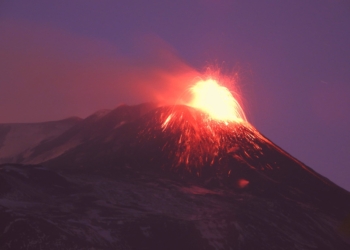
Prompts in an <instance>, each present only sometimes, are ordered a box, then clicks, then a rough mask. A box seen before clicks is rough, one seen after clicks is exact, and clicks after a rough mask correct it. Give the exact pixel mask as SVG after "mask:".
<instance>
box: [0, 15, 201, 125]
mask: <svg viewBox="0 0 350 250" xmlns="http://www.w3.org/2000/svg"><path fill="white" fill-rule="evenodd" d="M0 33H1V34H2V39H1V40H0V57H1V58H2V60H1V61H0V64H1V65H0V83H1V91H0V122H36V121H46V120H55V119H61V118H65V117H68V116H72V115H78V116H82V117H84V116H87V115H89V114H91V113H92V112H94V111H96V110H98V109H102V108H114V107H116V106H118V105H119V104H121V103H126V104H136V103H140V102H145V101H158V102H168V103H169V102H170V103H171V102H176V101H177V98H178V97H179V96H181V94H182V92H183V91H184V90H185V89H186V88H187V87H188V85H189V84H190V83H191V81H193V79H194V78H195V77H196V76H198V73H197V72H196V71H195V70H194V69H193V68H191V67H190V66H188V65H187V64H186V63H184V62H183V61H181V59H180V58H179V57H178V56H176V53H175V52H174V51H173V49H172V48H171V47H170V46H169V45H167V44H166V43H165V42H164V41H162V40H161V39H159V38H157V37H155V36H148V37H141V38H140V39H139V42H137V43H136V44H135V50H138V51H137V53H136V52H135V54H137V56H138V58H137V57H136V56H125V55H122V54H120V53H119V52H118V47H117V46H116V45H115V44H112V43H110V42H108V41H104V40H100V39H93V38H90V37H84V36H78V35H75V34H71V33H68V32H66V31H62V30H59V29H54V28H52V27H44V26H38V25H36V24H27V23H26V24H25V23H21V22H18V21H16V22H14V21H11V20H7V21H1V22H0ZM146 51H147V53H146Z"/></svg>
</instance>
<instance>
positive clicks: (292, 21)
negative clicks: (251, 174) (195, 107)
mask: <svg viewBox="0 0 350 250" xmlns="http://www.w3.org/2000/svg"><path fill="white" fill-rule="evenodd" d="M211 65H215V66H216V67H219V68H221V69H222V71H223V72H224V73H226V74H234V73H238V76H239V77H238V79H239V80H238V85H239V89H240V91H241V93H242V95H243V104H244V107H245V111H246V113H247V116H248V119H249V121H250V122H251V123H252V124H253V125H254V126H255V127H256V128H257V129H258V130H259V131H260V132H262V133H263V134H264V135H265V136H267V137H268V138H270V139H271V140H272V141H273V142H275V143H276V144H277V145H279V146H281V147H282V148H283V149H285V150H286V151H287V152H289V153H290V154H292V155H293V156H295V157H296V158H298V159H299V160H301V161H302V162H304V163H305V164H307V165H308V166H310V167H312V168H313V169H315V170H316V171H317V172H319V173H321V174H322V175H324V176H326V177H327V178H329V179H331V180H332V181H334V182H335V183H337V184H338V185H340V186H342V187H344V188H346V189H347V190H350V2H349V1H348V0H319V1H305V0H300V1H297V0H294V1H287V0H286V1H280V0H275V1H261V0H251V1H243V0H242V1H235V0H227V1H226V0H191V1H188V0H187V1H183V0H178V1H167V0H159V1H152V0H149V1H141V0H139V1H121V0H118V1H115V0H101V1H86V0H67V1H64V0H61V1H47V0H41V1H40V0H32V1H27V0H17V1H9V0H8V1H6V0H4V1H1V0H0V123H4V122H36V121H45V120H54V119H61V118H65V117H68V116H72V115H78V116H81V117H84V116H87V115H89V114H91V113H92V112H94V111H96V110H98V109H101V108H114V107H116V106H117V105H118V104H120V103H127V104H136V103H140V102H143V101H149V100H154V98H158V99H159V98H163V99H167V100H168V99H170V98H173V97H174V96H176V95H177V94H178V93H179V94H181V91H182V90H183V88H184V86H186V85H187V82H188V81H190V80H189V79H193V77H194V76H195V75H196V74H197V72H203V71H204V70H205V68H206V67H207V66H211ZM165 93H172V96H167V95H166V94H165Z"/></svg>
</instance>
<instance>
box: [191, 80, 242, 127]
mask: <svg viewBox="0 0 350 250" xmlns="http://www.w3.org/2000/svg"><path fill="white" fill-rule="evenodd" d="M190 91H191V93H192V95H193V99H192V100H191V101H190V103H188V105H189V106H191V107H193V108H196V109H199V110H201V111H202V112H204V113H207V114H208V115H209V116H210V118H211V119H213V120H217V121H223V122H243V121H246V117H245V115H244V112H243V110H242V108H241V106H240V105H239V103H238V101H237V100H236V99H235V98H234V97H233V95H232V93H231V92H230V91H229V90H228V89H227V88H226V87H224V86H221V85H219V84H218V83H217V81H215V80H213V79H208V80H205V81H203V80H201V81H198V82H197V83H196V84H195V85H194V86H192V87H191V88H190Z"/></svg>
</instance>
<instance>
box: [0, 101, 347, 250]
mask: <svg viewBox="0 0 350 250" xmlns="http://www.w3.org/2000/svg"><path fill="white" fill-rule="evenodd" d="M169 112H171V113H173V114H175V115H177V116H178V117H181V119H177V120H175V123H173V124H172V129H166V128H164V126H163V125H164V121H165V119H166V117H167V116H168V115H169ZM201 117H202V114H200V113H198V111H195V110H193V109H191V108H189V107H185V106H175V107H156V105H154V104H142V105H138V106H120V107H118V108H117V109H115V110H111V111H108V110H106V111H100V112H97V113H95V114H93V115H91V116H90V117H88V118H86V119H83V120H80V119H71V120H68V121H64V122H62V121H59V122H57V127H55V126H53V124H52V123H50V127H49V128H48V127H45V126H42V124H41V125H40V126H34V127H35V128H36V130H35V131H36V137H35V136H34V135H32V134H31V135H30V132H28V133H29V135H28V133H27V138H33V140H34V139H36V140H35V142H34V141H33V142H32V143H28V144H27V145H29V146H26V147H22V148H20V147H19V148H16V150H17V151H16V153H17V154H14V152H15V151H14V150H12V151H11V149H13V148H14V147H13V146H11V145H15V141H14V142H11V143H9V138H16V136H14V135H15V133H18V132H16V131H17V130H11V128H9V125H7V127H5V126H4V125H0V137H1V138H2V142H3V143H2V144H0V156H3V157H2V158H1V157H0V163H2V164H1V165H0V232H1V237H0V249H269V250H270V249H310V250H311V249H337V250H338V249H350V238H349V237H350V236H349V225H348V224H349V215H350V194H349V192H347V191H345V190H344V189H342V188H340V187H338V186H337V185H335V184H333V183H332V182H330V181H329V180H327V179H326V178H324V177H322V176H320V175H319V174H317V173H316V172H314V171H313V170H312V169H310V168H308V167H307V166H305V165H304V164H302V163H300V162H299V161H297V160H296V159H294V158H293V157H291V156H290V155H289V154H287V153H286V152H284V151H283V150H281V149H280V148H278V147H277V146H276V145H274V144H273V143H272V142H270V141H269V140H268V139H266V138H265V137H263V136H262V135H261V134H260V133H259V132H258V131H256V130H255V129H254V128H252V127H250V126H243V125H242V126H237V127H236V128H235V129H234V130H232V131H231V130H230V131H226V130H225V129H223V130H220V131H221V132H220V133H219V134H220V136H221V137H220V138H224V139H223V140H222V141H220V143H219V144H218V143H217V144H215V143H213V144H212V145H213V147H214V146H215V150H216V151H215V155H214V156H213V155H211V154H210V153H209V151H210V150H209V149H211V148H210V147H208V146H207V145H209V144H208V141H210V137H208V136H202V137H200V136H198V135H202V134H203V133H202V131H199V130H198V126H197V125H198V123H200V122H201ZM53 123H54V122H53ZM1 126H2V127H1ZM11 126H13V125H11ZM16 126H19V125H16ZM21 126H22V130H21V131H22V133H23V131H30V129H27V130H26V126H25V125H21ZM30 126H31V128H32V127H33V124H32V125H30ZM199 127H201V126H199ZM1 128H6V129H3V130H1ZM37 128H46V132H45V131H44V130H43V131H42V133H40V129H37ZM48 129H49V131H52V132H50V133H47V131H48ZM184 130H186V131H191V133H192V134H194V135H196V136H195V137H190V138H189V137H187V139H191V140H192V142H193V141H194V142H195V143H197V144H195V143H191V144H189V141H183V140H181V139H180V138H183V134H182V132H183V131H184ZM59 131H60V132H59ZM10 133H12V134H11V137H10V136H8V135H9V134H10ZM196 133H197V134H196ZM198 133H200V134H198ZM45 135H49V136H45ZM223 135H224V136H223ZM38 137H40V138H38ZM1 138H0V139H1ZM194 138H196V139H194ZM191 145H196V146H195V147H194V146H193V147H191ZM217 145H220V146H217ZM208 150H209V151H208ZM1 151H2V152H3V153H1ZM198 151H200V152H201V153H202V154H200V155H202V156H205V157H204V158H203V157H202V158H200V157H198V154H197V153H198ZM6 152H11V157H9V155H6ZM184 152H185V153H186V152H190V153H189V154H184ZM179 156H186V157H187V156H188V158H186V157H185V158H184V159H188V162H189V163H186V161H179ZM6 161H7V162H6ZM198 162H200V164H198Z"/></svg>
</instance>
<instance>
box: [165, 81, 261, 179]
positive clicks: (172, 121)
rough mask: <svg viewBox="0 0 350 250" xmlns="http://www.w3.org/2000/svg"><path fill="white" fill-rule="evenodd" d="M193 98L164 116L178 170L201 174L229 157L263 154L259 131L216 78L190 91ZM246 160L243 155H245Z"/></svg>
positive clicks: (167, 146)
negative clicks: (257, 140)
mask: <svg viewBox="0 0 350 250" xmlns="http://www.w3.org/2000/svg"><path fill="white" fill-rule="evenodd" d="M189 91H190V93H191V94H192V99H191V100H190V101H189V102H188V103H186V105H175V106H173V107H170V108H169V109H168V111H167V112H163V113H162V114H161V115H160V121H161V130H162V134H163V136H164V137H165V138H166V139H165V143H164V145H163V148H162V150H163V152H169V153H170V158H172V159H174V161H175V163H174V165H176V166H177V167H180V166H184V167H185V168H186V169H188V170H189V171H190V172H194V171H195V172H197V174H199V173H200V169H201V168H202V167H203V166H211V165H214V164H216V163H222V162H223V161H225V159H227V158H228V157H227V156H229V155H231V156H232V155H234V157H240V156H239V155H242V154H245V156H244V157H245V158H247V156H248V157H251V156H252V153H251V152H248V151H249V149H254V151H255V152H254V153H253V154H254V155H256V154H257V152H258V153H259V152H260V151H261V148H260V147H259V145H258V144H257V143H256V139H257V138H256V133H255V129H254V128H253V127H252V126H251V125H250V124H249V123H248V122H247V120H246V117H245V114H244V112H243V109H242V108H241V106H240V105H239V103H238V101H237V100H236V99H235V98H234V96H233V95H232V93H231V92H230V91H229V90H228V89H227V88H226V87H224V86H221V85H219V84H218V82H217V81H216V80H214V79H207V80H200V81H198V82H197V83H196V84H195V85H193V86H191V87H190V88H189ZM242 158H243V156H242Z"/></svg>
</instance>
